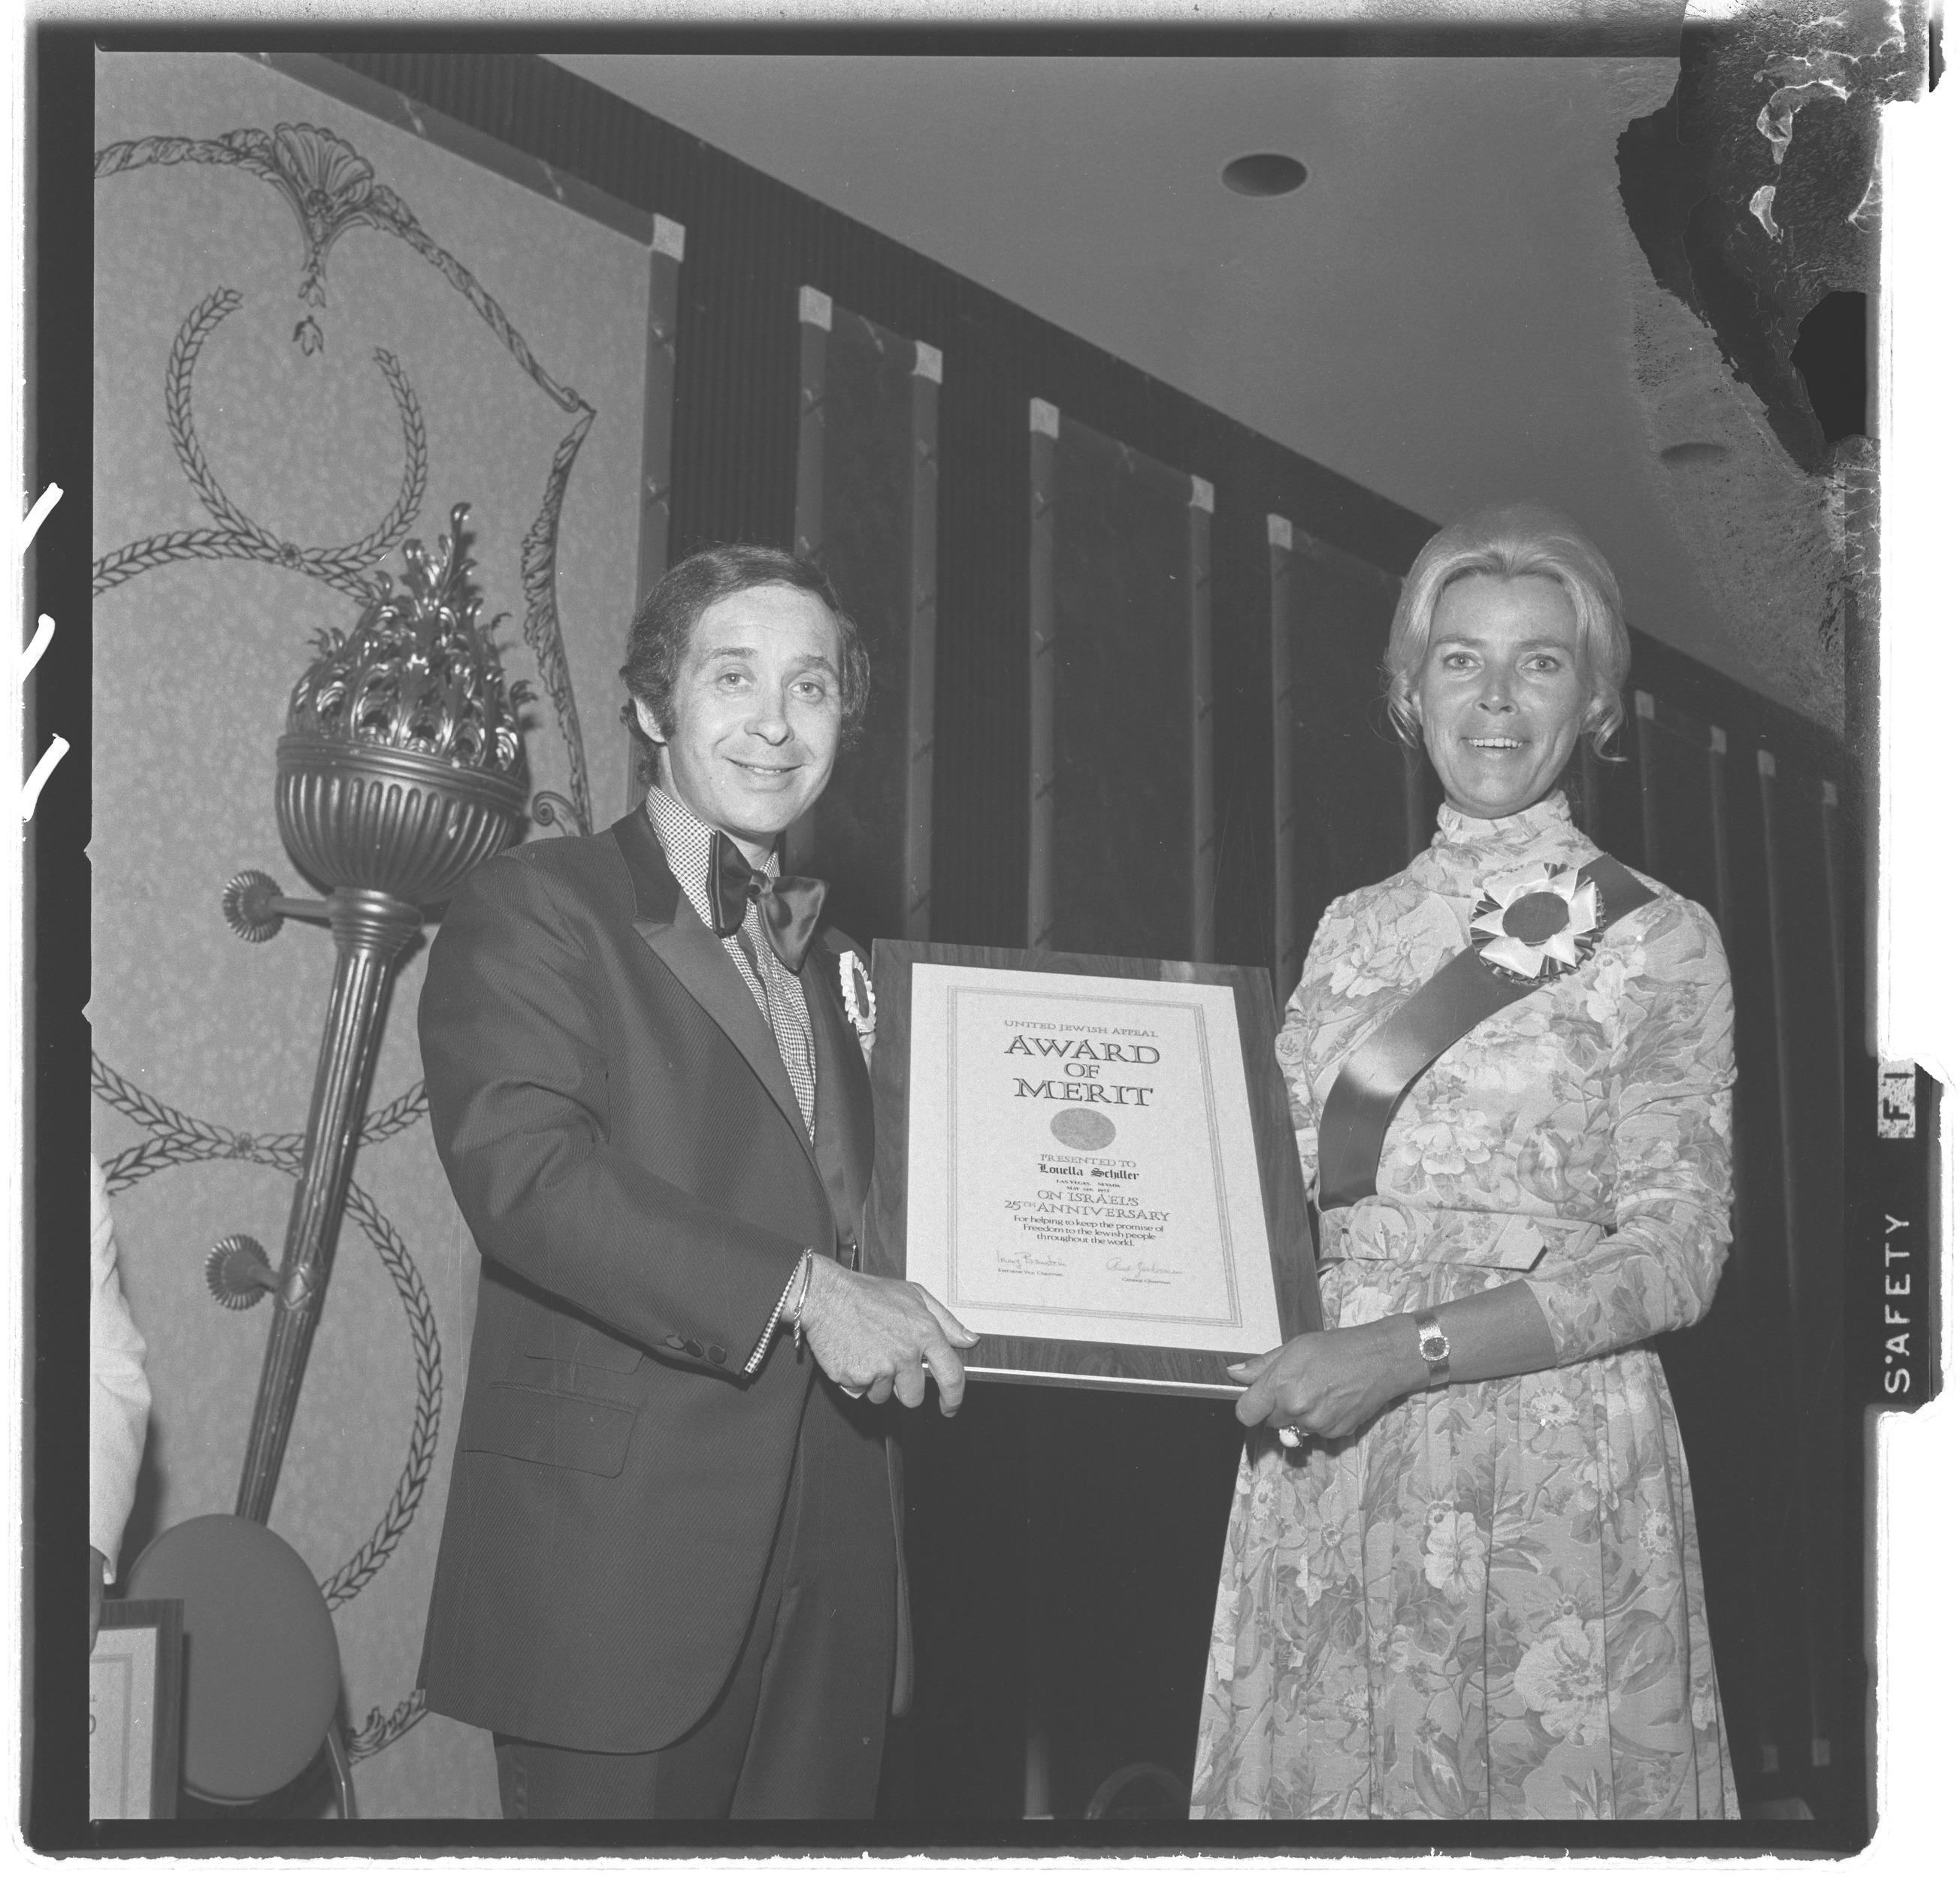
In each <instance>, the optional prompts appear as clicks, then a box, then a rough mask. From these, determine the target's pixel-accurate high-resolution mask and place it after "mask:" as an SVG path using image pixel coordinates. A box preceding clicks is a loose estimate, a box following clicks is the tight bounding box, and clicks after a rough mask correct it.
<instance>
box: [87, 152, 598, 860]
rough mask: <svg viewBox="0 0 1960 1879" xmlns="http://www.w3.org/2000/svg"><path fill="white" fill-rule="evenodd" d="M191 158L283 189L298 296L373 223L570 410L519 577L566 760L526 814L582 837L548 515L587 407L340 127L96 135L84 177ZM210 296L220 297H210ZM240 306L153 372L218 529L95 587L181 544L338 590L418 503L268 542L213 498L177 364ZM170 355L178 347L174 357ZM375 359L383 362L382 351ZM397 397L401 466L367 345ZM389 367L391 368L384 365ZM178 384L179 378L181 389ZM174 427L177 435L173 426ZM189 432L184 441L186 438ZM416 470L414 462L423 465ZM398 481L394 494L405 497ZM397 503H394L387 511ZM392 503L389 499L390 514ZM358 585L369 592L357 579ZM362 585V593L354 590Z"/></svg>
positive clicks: (394, 383) (102, 569)
mask: <svg viewBox="0 0 1960 1879" xmlns="http://www.w3.org/2000/svg"><path fill="white" fill-rule="evenodd" d="M182 163H196V164H212V165H215V166H217V167H224V168H232V169H236V170H239V171H240V172H241V173H242V174H245V175H248V176H256V177H259V179H260V180H262V181H263V182H265V183H268V184H269V185H270V186H272V188H273V189H275V190H276V191H277V192H278V194H279V196H281V197H282V199H284V200H285V203H286V205H287V206H288V208H289V209H291V210H292V212H293V214H294V218H296V219H297V221H298V224H299V231H300V240H301V257H300V279H299V289H298V296H299V298H300V300H301V302H302V304H304V305H305V306H307V307H310V308H317V309H324V308H325V307H326V304H327V291H326V269H327V260H328V257H329V254H330V253H331V252H332V250H333V246H334V244H335V243H336V241H338V240H339V239H340V237H342V235H343V234H345V233H346V232H347V231H348V230H349V229H352V228H372V229H375V230H377V231H380V232H381V233H383V234H389V235H393V236H394V237H396V238H397V239H398V240H402V241H404V242H406V244H408V245H409V247H411V248H412V249H413V250H415V253H418V255H420V256H422V259H423V260H425V261H426V262H428V264H429V265H430V266H431V267H433V268H434V269H436V270H437V272H438V273H440V274H441V275H442V277H443V278H444V279H445V280H446V281H447V282H449V284H450V285H451V286H452V287H453V288H455V289H456V290H457V292H458V293H460V294H461V295H463V298H465V299H466V300H467V301H469V304H470V305H471V306H472V307H474V308H475V309H476V313H477V314H478V315H479V317H480V318H482V320H484V321H485V323H486V324H487V325H488V326H489V327H490V329H491V330H492V332H493V333H495V334H496V336H497V337H498V339H499V340H501V342H502V343H503V344H504V347H505V348H506V349H508V352H510V354H511V357H512V358H514V359H515V360H516V361H517V364H518V365H520V367H521V368H523V371H524V372H525V374H526V375H527V377H530V379H531V381H533V383H534V384H536V386H537V387H538V388H539V390H541V391H543V393H545V395H546V397H548V398H549V399H550V400H552V403H554V404H555V405H556V406H558V408H559V409H561V410H563V411H566V412H571V413H574V414H575V415H574V422H573V424H572V426H571V429H570V430H569V431H568V432H566V433H565V436H564V437H563V438H562V439H561V440H560V441H559V443H558V447H557V449H556V451H555V452H554V453H553V454H552V463H551V468H550V470H549V472H548V473H546V478H545V487H544V492H543V502H542V503H541V505H540V506H539V511H538V513H537V514H536V517H535V518H533V521H532V522H531V524H530V527H529V528H527V530H525V532H524V538H523V549H522V554H521V559H520V572H521V578H522V580H523V588H524V623H523V634H524V643H525V644H526V645H527V646H529V647H530V649H531V651H532V654H533V656H534V657H535V658H536V661H537V664H538V677H539V682H540V683H542V685H543V687H544V690H545V695H546V697H547V698H549V699H550V701H551V705H552V713H553V715H554V716H555V718H556V719H557V721H558V731H559V733H560V734H561V735H562V737H563V738H564V740H565V753H566V757H567V760H568V765H569V767H570V772H571V775H570V782H569V785H568V788H569V795H568V796H559V795H555V794H553V793H551V792H540V795H539V799H538V801H537V802H536V805H535V807H534V814H535V815H536V819H537V820H538V821H539V822H540V823H546V824H552V823H565V824H566V825H567V826H569V827H570V828H571V829H574V830H576V831H577V832H578V833H580V834H581V835H589V834H590V833H591V832H592V795H591V790H590V786H589V785H588V783H587V777H586V767H585V744H584V737H583V736H582V734H581V731H580V728H579V722H578V702H577V701H576V699H574V697H573V696H572V689H571V673H570V670H569V668H568V667H567V665H566V663H565V641H564V634H563V632H562V628H561V626H560V624H559V621H558V518H559V516H560V514H561V513H562V511H563V508H564V506H565V491H566V489H567V487H568V485H569V483H570V482H571V471H572V466H573V464H574V463H575V462H576V460H577V459H578V451H579V447H580V446H581V444H583V443H584V441H585V438H586V436H587V433H588V432H590V430H591V428H592V425H593V419H596V418H597V416H598V415H599V414H598V412H597V409H595V408H594V407H593V406H591V405H590V404H588V403H587V402H586V400H584V399H583V398H582V397H580V396H579V394H578V392H577V391H575V390H574V389H573V388H572V387H570V386H569V385H562V384H559V383H558V381H557V380H556V379H555V378H554V377H552V375H551V374H550V373H549V372H548V371H546V370H545V368H544V367H543V365H540V364H539V362H538V361H537V359H536V357H535V356H534V355H533V353H532V352H531V349H530V346H528V345H527V343H526V342H525V340H524V337H523V334H522V333H520V332H518V330H517V328H516V327H515V326H512V325H511V321H510V319H509V317H508V315H507V314H505V313H504V310H503V308H502V307H500V306H499V305H498V304H497V302H496V301H495V300H494V299H493V298H492V297H491V295H489V294H488V292H487V291H485V289H484V288H483V285H482V283H481V282H479V280H478V279H476V276H475V275H473V274H472V273H471V272H470V271H469V269H467V268H466V267H465V266H463V263H461V262H460V261H459V260H457V259H456V257H455V256H453V255H452V254H450V253H449V252H448V251H447V250H446V249H444V248H443V247H441V246H439V245H438V244H437V243H436V242H435V241H434V240H432V239H431V237H430V236H429V234H428V232H427V231H425V229H424V228H422V225H421V224H420V223H419V222H418V221H416V219H415V215H414V213H413V212H412V210H411V209H409V205H407V204H406V202H403V200H402V199H401V198H400V197H399V196H397V195H396V193H395V192H394V191H393V189H390V188H388V187H387V185H386V184H385V183H380V182H378V181H377V180H376V179H375V176H374V166H373V165H372V164H370V163H369V162H368V160H367V158H364V157H363V156H362V155H361V154H360V152H359V151H357V150H356V149H355V148H354V146H353V145H352V144H350V143H348V142H347V141H346V140H345V139H344V138H342V137H339V136H338V135H336V134H335V133H334V132H332V131H330V130H326V129H322V128H321V127H320V126H318V125H315V124H278V125H275V126H273V128H272V129H271V130H270V131H266V130H263V129H256V128H250V129H240V130H231V131H226V132H224V133H223V134H222V135H219V136H217V137H205V138H199V137H144V138H138V139H134V140H132V141H131V142H123V143H115V144H108V145H104V146H103V148H101V149H100V150H98V151H97V152H96V153H95V176H96V179H97V181H100V180H103V179H104V178H107V177H114V176H120V175H123V174H127V173H128V172H129V171H132V170H140V169H142V168H145V167H148V166H150V165H153V164H182ZM221 303H223V304H221ZM240 304H241V301H240V297H239V296H238V295H237V294H236V293H235V292H234V291H233V290H231V289H230V288H219V289H218V291H217V292H215V293H214V294H213V295H210V296H209V297H208V298H207V299H206V300H205V301H204V302H203V303H202V304H201V305H200V306H199V307H198V309H197V310H196V311H195V312H194V313H193V314H192V315H191V317H190V319H189V320H188V321H187V322H186V325H185V328H184V330H183V333H180V335H179V337H178V343H177V346H174V347H173V349H172V350H171V365H170V371H169V373H168V374H167V377H166V395H165V406H166V411H167V414H170V415H171V416H173V418H174V417H175V416H176V413H177V409H178V406H177V403H175V402H174V401H175V400H177V399H178V398H179V397H180V398H181V412H182V424H181V427H180V425H179V424H177V422H173V424H172V429H171V441H172V443H173V445H174V446H176V447H177V458H178V461H179V462H180V463H181V464H182V465H183V469H184V473H185V474H186V476H188V477H189V479H190V480H191V482H192V486H193V487H195V488H196V489H197V491H198V493H199V496H200V498H202V499H203V501H204V502H205V506H206V507H207V508H210V509H211V510H212V513H213V514H214V516H215V517H216V518H218V520H219V521H221V523H222V524H224V526H223V527H221V528H220V529H218V530H188V531H180V532H179V533H178V534H177V535H164V536H152V537H148V538H147V539H146V540H143V541H139V542H132V543H130V544H129V546H126V547H125V548H121V549H117V550H116V551H115V553H113V554H110V555H108V556H104V557H103V559H102V560H100V561H99V562H97V564H96V567H95V578H96V589H97V592H100V591H102V590H103V588H106V587H113V586H114V585H116V584H118V582H119V581H126V580H128V579H129V578H131V576H132V575H136V574H141V573H144V572H147V571H148V569H149V568H153V567H160V566H161V565H164V563H165V562H167V561H170V560H177V559H183V558H185V557H186V556H202V557H204V558H205V559H216V558H218V557H221V556H242V557H244V558H247V559H256V560H267V561H271V562H274V563H275V564H276V565H282V566H288V567H291V568H293V569H294V571H295V572H299V573H304V574H310V575H314V576H315V578H318V579H322V580H326V581H329V583H330V584H333V585H334V586H336V587H337V588H341V589H342V591H353V590H352V588H350V586H349V583H350V582H351V581H355V580H356V579H357V578H358V575H356V574H355V573H352V572H349V571H348V568H346V566H345V562H346V561H347V559H348V558H350V557H352V556H354V555H355V550H356V549H363V548H366V547H368V546H369V545H370V544H372V552H371V553H370V554H369V555H368V558H367V562H366V566H367V567H368V568H373V567H374V566H377V565H378V564H379V563H380V562H381V561H383V559H386V558H387V556H389V555H390V554H391V553H393V551H394V549H395V547H396V544H397V543H399V541H400V540H402V538H403V535H405V534H406V532H407V530H408V529H409V527H412V525H413V524H414V521H415V514H416V512H417V511H418V510H419V508H420V505H421V500H422V489H421V486H420V485H419V484H418V485H417V486H416V488H415V494H414V498H413V502H412V504H411V505H409V508H408V511H407V513H406V514H404V515H403V516H401V518H400V521H399V528H397V529H396V530H394V531H393V534H392V537H390V535H389V533H388V530H387V527H386V526H385V525H384V526H383V527H382V528H379V529H377V530H374V531H372V532H371V533H370V534H369V535H368V536H367V537H363V538H362V540H361V542H360V543H353V544H350V545H349V546H348V548H346V549H339V550H320V549H300V548H298V547H296V546H294V545H292V544H291V543H282V542H279V541H278V540H276V539H275V538H274V537H272V536H271V535H270V534H269V533H268V532H267V531H266V530H262V529H259V527H257V526H256V524H253V523H251V522H250V521H249V520H248V519H247V518H244V517H243V515H242V514H240V513H239V512H238V511H236V510H235V509H234V508H232V506H231V505H229V504H228V503H227V502H224V498H223V495H222V492H220V491H218V489H217V486H216V484H215V481H213V480H212V478H211V476H210V473H209V471H208V468H207V467H205V466H204V464H203V463H202V456H201V454H196V455H194V454H193V451H194V446H195V433H194V432H192V431H191V430H190V428H189V376H190V368H191V367H192V365H194V364H195V362H196V353H197V350H198V349H199V347H201V346H202V344H203V342H204V339H205V338H206V337H207V336H208V334H209V333H210V331H211V330H212V327H213V326H215V325H216V324H217V323H218V320H221V319H222V318H223V317H224V315H225V314H228V313H230V312H231V311H234V309H235V308H236V307H237V306H239V305H240ZM293 338H294V342H296V343H297V344H298V346H299V349H300V350H301V353H302V354H304V355H306V356H308V357H311V356H313V355H315V354H317V353H318V352H321V351H322V350H323V349H324V348H325V346H326V343H327V341H326V333H325V331H324V330H323V328H322V327H321V326H320V323H319V321H318V320H316V319H315V318H314V317H313V314H311V313H308V314H306V315H305V316H304V317H303V318H302V319H301V321H300V322H299V323H298V326H295V327H294V330H293ZM180 355H182V356H180ZM384 359H385V360H386V361H387V363H385V364H383V363H382V361H383V360H384ZM377 364H381V365H382V371H383V375H384V376H387V377H388V380H389V385H390V390H393V392H394V393H395V396H396V404H397V406H398V407H399V408H401V409H402V410H403V428H404V432H405V434H406V435H408V436H409V460H410V465H411V472H410V473H411V476H412V474H413V465H414V463H415V460H416V457H417V455H418V451H419V450H420V448H421V445H420V418H419V416H417V417H416V418H415V420H414V423H413V425H411V424H410V421H409V410H410V409H412V407H413V404H414V398H413V393H412V392H411V391H409V389H408V383H407V380H406V377H403V376H402V375H401V373H400V368H399V365H398V364H397V363H396V361H393V359H392V358H390V357H389V355H385V354H377ZM391 368H392V370H391ZM180 387H181V390H180ZM180 430H181V435H180ZM186 440H188V444H187V443H186ZM423 468H424V473H426V463H424V467H423ZM404 492H405V495H406V482H405V486H404ZM401 507H402V505H401V503H400V502H399V501H398V503H397V505H396V508H397V510H399V509H400V508H401ZM395 515H396V511H390V521H393V520H394V519H395ZM368 591H371V590H368ZM363 597H365V594H364V593H363Z"/></svg>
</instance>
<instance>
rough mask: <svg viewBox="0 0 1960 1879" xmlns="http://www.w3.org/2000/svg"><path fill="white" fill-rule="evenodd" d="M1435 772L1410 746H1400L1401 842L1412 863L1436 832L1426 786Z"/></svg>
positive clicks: (1434, 808)
mask: <svg viewBox="0 0 1960 1879" xmlns="http://www.w3.org/2000/svg"><path fill="white" fill-rule="evenodd" d="M1435 775H1436V772H1434V771H1433V769H1430V764H1429V759H1428V758H1427V756H1424V754H1423V753H1422V752H1421V751H1420V750H1417V749H1416V748H1415V747H1414V746H1413V745H1411V744H1404V745H1403V746H1402V825H1403V828H1402V840H1403V843H1404V845H1405V846H1406V848H1407V849H1408V858H1409V859H1410V860H1411V861H1414V859H1415V858H1416V857H1417V856H1418V855H1420V854H1421V852H1423V850H1424V849H1426V848H1427V847H1428V846H1429V839H1430V836H1432V835H1433V834H1434V833H1436V807H1435V805H1434V804H1433V803H1432V802H1431V801H1430V790H1429V787H1428V785H1430V782H1433V780H1434V778H1435Z"/></svg>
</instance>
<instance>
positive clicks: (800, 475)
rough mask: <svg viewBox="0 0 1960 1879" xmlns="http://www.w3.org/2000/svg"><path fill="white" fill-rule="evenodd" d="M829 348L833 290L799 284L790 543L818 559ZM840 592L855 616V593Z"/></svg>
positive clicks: (802, 846)
mask: <svg viewBox="0 0 1960 1879" xmlns="http://www.w3.org/2000/svg"><path fill="white" fill-rule="evenodd" d="M829 354H830V296H829V295H828V294H826V293H825V292H823V290H822V289H821V288H815V287H809V286H804V287H800V288H798V289H797V463H796V511H795V518H794V521H793V522H792V523H791V546H793V547H794V549H795V550H796V552H797V553H798V554H800V555H802V556H807V558H808V559H810V560H813V561H820V560H821V559H823V459H824V433H825V430H826V413H825V410H824V395H823V394H824V379H825V368H826V365H827V363H828V361H829ZM840 597H841V596H840ZM843 598H844V604H845V607H846V608H847V609H849V610H853V615H854V610H855V607H856V605H857V603H856V601H855V600H854V598H852V597H843ZM874 682H875V674H874ZM829 793H830V792H829V791H826V795H829ZM820 807H821V805H820V804H818V805H813V807H810V808H809V809H807V810H806V811H804V812H803V814H801V815H800V816H799V817H797V820H796V821H795V822H794V823H792V824H791V826H790V828H789V829H788V831H787V832H786V833H785V834H784V838H783V865H784V867H785V868H787V869H788V871H790V872H791V874H808V873H810V871H812V870H813V869H814V868H816V865H817V861H816V854H817V850H818V847H819V842H818V839H817V817H818V814H819V808H820ZM831 887H832V899H831V900H830V901H829V903H826V904H827V905H828V906H829V912H830V916H831V918H832V919H838V920H848V916H845V915H843V914H842V913H841V912H839V910H838V907H837V906H836V904H835V893H836V884H835V882H834V881H833V882H832V884H831Z"/></svg>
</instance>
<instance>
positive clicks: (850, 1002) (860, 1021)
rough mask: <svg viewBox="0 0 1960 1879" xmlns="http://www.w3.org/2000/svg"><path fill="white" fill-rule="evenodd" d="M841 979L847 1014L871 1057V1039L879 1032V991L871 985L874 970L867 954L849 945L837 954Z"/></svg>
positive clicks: (838, 979) (839, 983)
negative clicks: (863, 956)
mask: <svg viewBox="0 0 1960 1879" xmlns="http://www.w3.org/2000/svg"><path fill="white" fill-rule="evenodd" d="M837 981H838V985H839V986H841V987H842V989H843V992H844V1014H845V1017H847V1018H849V1019H850V1021H851V1029H852V1030H854V1031H855V1032H856V1033H858V1043H859V1045H860V1046H861V1048H862V1049H863V1050H864V1055H865V1056H866V1057H867V1059H868V1058H869V1057H870V1054H871V1040H873V1038H874V1037H877V1034H878V995H877V993H876V992H873V990H872V989H871V974H870V970H869V969H868V968H867V967H866V965H865V963H864V960H863V958H862V957H861V956H860V955H859V954H858V953H857V952H856V951H854V950H852V949H851V948H848V947H847V948H846V949H845V951H842V952H841V953H839V954H838V955H837Z"/></svg>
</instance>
